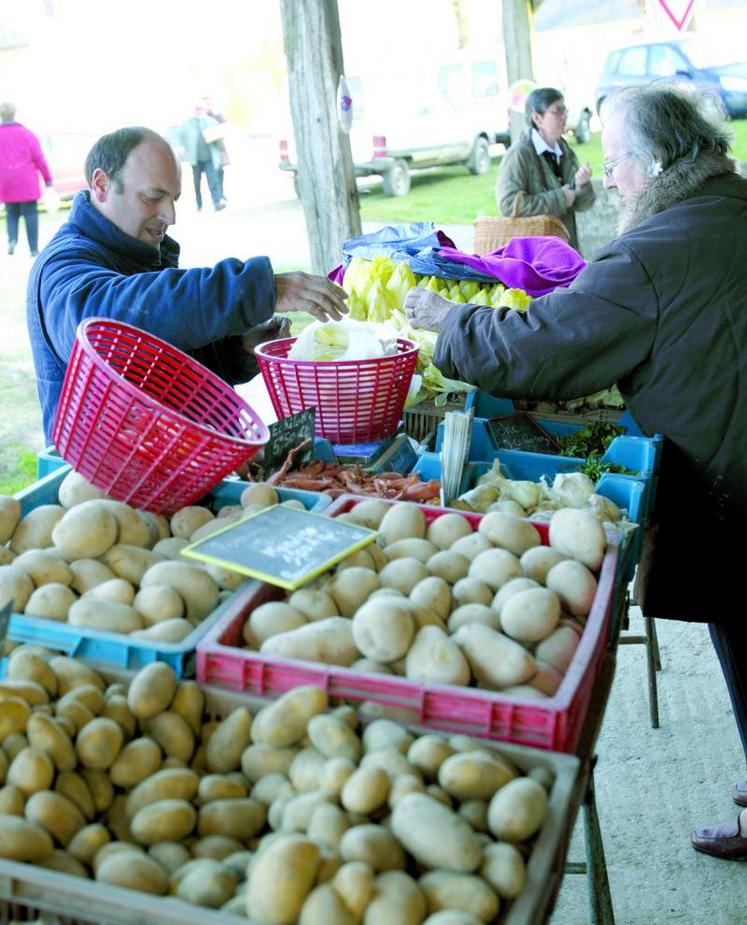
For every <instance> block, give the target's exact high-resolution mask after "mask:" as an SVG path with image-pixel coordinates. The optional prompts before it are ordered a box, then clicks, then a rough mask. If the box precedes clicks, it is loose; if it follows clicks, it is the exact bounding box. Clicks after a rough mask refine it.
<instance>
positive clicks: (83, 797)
mask: <svg viewBox="0 0 747 925" xmlns="http://www.w3.org/2000/svg"><path fill="white" fill-rule="evenodd" d="M107 783H108V784H109V795H110V799H109V802H108V803H106V802H102V803H97V804H96V805H94V800H93V795H92V791H91V789H90V788H89V786H88V784H87V783H86V781H85V779H84V778H83V776H82V775H81V774H79V773H78V772H77V771H62V772H60V773H59V774H58V775H57V779H56V780H55V782H54V789H55V790H56V791H57V793H61V794H62V795H63V796H64V797H67V798H68V800H70V802H71V803H74V804H75V805H76V806H77V807H78V809H79V810H80V811H81V813H83V816H84V817H85V819H86V820H87V821H89V822H90V821H91V819H93V817H94V814H95V813H96V812H97V811H100V812H102V811H103V810H105V809H108V806H109V804H110V803H111V801H112V800H113V799H114V791H113V789H112V786H111V783H109V781H108V778H107Z"/></svg>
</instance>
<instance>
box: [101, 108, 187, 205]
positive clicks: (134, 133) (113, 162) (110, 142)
mask: <svg viewBox="0 0 747 925" xmlns="http://www.w3.org/2000/svg"><path fill="white" fill-rule="evenodd" d="M143 141H149V142H151V143H152V144H153V145H155V146H160V145H163V147H164V148H167V149H168V150H171V146H170V145H169V143H168V141H166V139H165V138H163V137H162V136H161V135H159V134H158V132H154V131H153V129H150V128H145V127H144V126H142V125H136V126H130V127H128V128H119V129H117V130H116V132H110V133H109V134H108V135H102V137H101V138H99V140H98V141H97V142H96V144H94V146H93V147H92V148H91V150H90V151H89V152H88V157H86V166H85V173H86V181H87V182H88V185H89V186H92V179H93V172H94V170H96V169H100V170H103V171H104V173H105V174H106V175H107V176H108V177H109V178H110V179H111V180H112V182H113V183H114V185H115V188H116V189H117V191H118V192H120V193H121V192H122V169H123V167H124V165H125V162H126V161H127V158H128V157H129V156H130V154H131V153H132V151H133V150H134V149H135V148H136V147H137V146H138V145H139V144H140V143H141V142H143Z"/></svg>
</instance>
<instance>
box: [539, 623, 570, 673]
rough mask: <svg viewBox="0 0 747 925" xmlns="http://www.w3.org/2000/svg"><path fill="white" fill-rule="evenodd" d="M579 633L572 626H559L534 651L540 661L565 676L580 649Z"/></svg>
mask: <svg viewBox="0 0 747 925" xmlns="http://www.w3.org/2000/svg"><path fill="white" fill-rule="evenodd" d="M578 642H579V636H578V633H577V632H576V631H575V630H574V629H571V627H570V626H559V627H558V628H557V629H556V630H554V631H553V632H552V633H550V635H549V636H547V637H546V638H545V639H543V640H542V642H540V643H538V644H537V648H536V649H535V650H534V653H535V656H536V658H537V660H538V661H540V662H545V663H546V664H548V665H550V666H551V667H553V668H554V669H555V670H556V671H559V672H560V674H565V672H566V671H567V670H568V666H569V665H570V664H571V661H572V660H573V656H574V655H575V653H576V649H577V648H578Z"/></svg>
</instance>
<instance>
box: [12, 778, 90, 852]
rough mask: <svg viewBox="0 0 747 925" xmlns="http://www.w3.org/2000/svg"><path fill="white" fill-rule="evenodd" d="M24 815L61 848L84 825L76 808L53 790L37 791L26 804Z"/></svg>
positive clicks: (81, 814)
mask: <svg viewBox="0 0 747 925" xmlns="http://www.w3.org/2000/svg"><path fill="white" fill-rule="evenodd" d="M25 815H26V818H27V819H28V820H29V821H30V822H34V823H35V824H36V825H38V826H39V827H40V828H42V829H44V830H45V831H47V832H49V834H50V835H51V836H52V837H53V838H54V839H55V840H56V841H57V842H58V843H59V844H60V845H62V847H63V848H66V847H67V846H68V844H69V842H70V840H71V839H72V837H73V836H74V835H75V834H76V832H79V831H80V830H81V829H82V828H84V826H85V824H86V820H85V819H84V818H83V813H81V811H80V810H79V809H78V807H77V806H76V805H75V804H74V803H73V802H72V801H71V800H68V799H67V797H64V796H63V795H62V794H61V793H57V792H55V791H54V790H38V791H37V792H36V793H34V794H32V795H31V796H30V797H29V799H28V801H27V803H26V808H25Z"/></svg>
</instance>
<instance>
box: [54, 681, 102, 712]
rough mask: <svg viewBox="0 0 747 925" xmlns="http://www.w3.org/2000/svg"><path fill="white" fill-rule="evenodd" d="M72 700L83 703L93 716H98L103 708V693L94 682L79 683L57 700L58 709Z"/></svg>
mask: <svg viewBox="0 0 747 925" xmlns="http://www.w3.org/2000/svg"><path fill="white" fill-rule="evenodd" d="M72 702H76V703H80V704H83V705H84V706H85V707H86V708H87V709H88V710H89V711H90V712H91V713H92V714H93V715H94V716H98V714H99V713H100V712H101V711H102V710H103V708H104V693H103V691H102V690H101V689H100V688H98V687H96V686H95V685H94V684H79V685H78V686H77V687H74V688H73V689H72V690H70V691H68V692H67V693H66V694H65V695H64V696H62V697H61V698H60V699H59V700H58V701H57V709H58V711H59V710H60V709H61V708H64V707H65V706H66V705H67V704H68V703H72Z"/></svg>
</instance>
